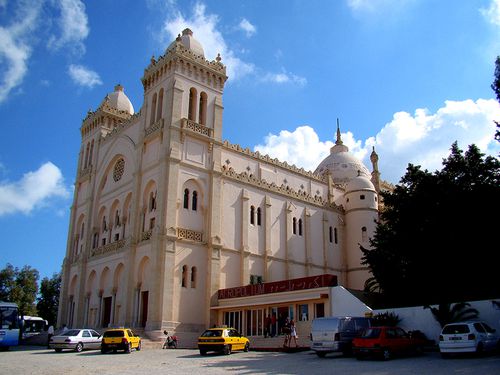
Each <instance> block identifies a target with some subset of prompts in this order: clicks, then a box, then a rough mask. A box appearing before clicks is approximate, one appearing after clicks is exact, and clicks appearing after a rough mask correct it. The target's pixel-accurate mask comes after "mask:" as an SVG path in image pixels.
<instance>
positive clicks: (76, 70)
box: [68, 64, 102, 88]
mask: <svg viewBox="0 0 500 375" xmlns="http://www.w3.org/2000/svg"><path fill="white" fill-rule="evenodd" d="M68 73H69V75H70V77H71V78H72V79H73V81H74V82H75V83H76V84H78V85H80V86H85V87H89V88H93V87H94V86H96V85H102V81H101V77H99V74H97V73H96V72H94V71H93V70H90V69H88V68H86V67H84V66H83V65H74V64H71V65H70V66H69V69H68Z"/></svg>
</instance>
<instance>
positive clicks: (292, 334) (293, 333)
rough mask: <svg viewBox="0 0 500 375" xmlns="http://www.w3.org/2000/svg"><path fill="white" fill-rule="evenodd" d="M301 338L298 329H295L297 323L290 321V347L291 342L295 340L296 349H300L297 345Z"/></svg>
mask: <svg viewBox="0 0 500 375" xmlns="http://www.w3.org/2000/svg"><path fill="white" fill-rule="evenodd" d="M298 337H299V336H297V327H295V322H294V321H293V319H292V320H291V321H290V339H289V341H288V346H291V343H292V342H291V341H292V339H293V342H294V343H295V347H296V348H298V347H299V345H298V344H297V339H298Z"/></svg>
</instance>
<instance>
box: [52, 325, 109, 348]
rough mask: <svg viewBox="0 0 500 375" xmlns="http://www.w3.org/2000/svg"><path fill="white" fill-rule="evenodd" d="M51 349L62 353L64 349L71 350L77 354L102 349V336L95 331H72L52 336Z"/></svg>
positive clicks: (85, 329) (87, 329) (86, 329)
mask: <svg viewBox="0 0 500 375" xmlns="http://www.w3.org/2000/svg"><path fill="white" fill-rule="evenodd" d="M49 348H51V349H54V350H55V351H56V352H58V353H59V352H62V350H63V349H71V350H74V351H75V352H81V351H82V350H84V349H100V348H101V335H100V333H99V332H97V331H94V330H93V329H89V328H83V329H70V330H68V331H66V332H64V333H60V334H58V335H57V336H52V337H51V338H50V341H49Z"/></svg>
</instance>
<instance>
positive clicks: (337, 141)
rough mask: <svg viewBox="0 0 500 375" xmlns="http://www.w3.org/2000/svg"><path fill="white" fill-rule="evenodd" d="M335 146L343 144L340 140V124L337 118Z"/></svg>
mask: <svg viewBox="0 0 500 375" xmlns="http://www.w3.org/2000/svg"><path fill="white" fill-rule="evenodd" d="M335 144H336V145H342V144H343V142H342V139H340V123H339V119H338V117H337V140H336V141H335Z"/></svg>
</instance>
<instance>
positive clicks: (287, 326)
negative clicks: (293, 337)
mask: <svg viewBox="0 0 500 375" xmlns="http://www.w3.org/2000/svg"><path fill="white" fill-rule="evenodd" d="M283 334H284V335H285V341H284V342H283V347H284V348H288V347H289V346H290V320H289V319H288V317H287V318H286V319H285V323H284V324H283Z"/></svg>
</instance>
